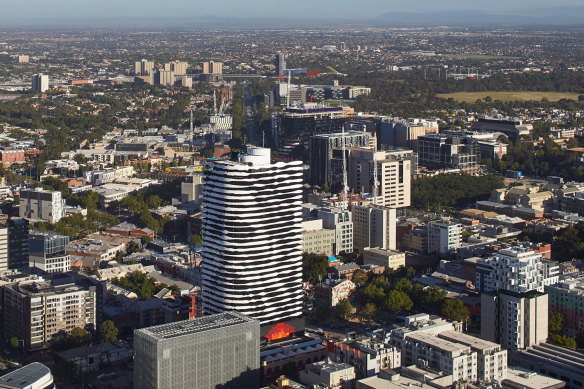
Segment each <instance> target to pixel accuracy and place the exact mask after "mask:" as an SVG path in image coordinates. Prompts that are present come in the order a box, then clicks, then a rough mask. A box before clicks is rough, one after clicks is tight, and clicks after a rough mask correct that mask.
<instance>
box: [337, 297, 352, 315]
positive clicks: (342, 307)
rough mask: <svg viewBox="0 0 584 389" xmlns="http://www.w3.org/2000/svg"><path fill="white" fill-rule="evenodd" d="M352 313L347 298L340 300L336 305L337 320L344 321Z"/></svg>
mask: <svg viewBox="0 0 584 389" xmlns="http://www.w3.org/2000/svg"><path fill="white" fill-rule="evenodd" d="M352 313H353V306H352V305H351V303H350V302H349V300H348V299H347V298H344V299H342V300H341V301H339V302H338V303H337V315H338V316H339V318H341V319H343V320H346V319H347V318H348V317H350V316H351V314H352Z"/></svg>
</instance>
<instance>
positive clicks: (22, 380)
mask: <svg viewBox="0 0 584 389" xmlns="http://www.w3.org/2000/svg"><path fill="white" fill-rule="evenodd" d="M54 387H55V385H54V384H53V374H52V373H51V369H49V368H48V367H46V366H45V365H43V364H42V363H40V362H33V363H29V364H28V365H26V366H24V367H21V368H19V369H16V370H14V371H11V372H10V373H8V374H5V375H3V376H2V377H0V388H1V389H53V388H54Z"/></svg>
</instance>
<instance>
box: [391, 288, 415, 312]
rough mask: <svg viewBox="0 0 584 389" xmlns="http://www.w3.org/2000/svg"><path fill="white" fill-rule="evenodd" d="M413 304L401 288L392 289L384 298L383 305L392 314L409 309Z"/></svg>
mask: <svg viewBox="0 0 584 389" xmlns="http://www.w3.org/2000/svg"><path fill="white" fill-rule="evenodd" d="M413 306H414V304H413V303H412V300H411V299H410V296H408V295H407V294H406V293H404V292H402V291H401V290H396V289H394V290H392V291H391V292H389V296H388V297H387V299H386V300H385V307H386V308H387V309H388V310H390V311H391V312H392V313H393V314H394V315H397V314H398V313H399V312H400V311H401V310H406V311H409V310H410V309H412V307H413Z"/></svg>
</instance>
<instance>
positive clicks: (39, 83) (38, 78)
mask: <svg viewBox="0 0 584 389" xmlns="http://www.w3.org/2000/svg"><path fill="white" fill-rule="evenodd" d="M32 90H33V91H37V92H41V93H44V92H46V91H47V90H49V76H48V75H46V74H42V73H39V74H35V75H33V76H32Z"/></svg>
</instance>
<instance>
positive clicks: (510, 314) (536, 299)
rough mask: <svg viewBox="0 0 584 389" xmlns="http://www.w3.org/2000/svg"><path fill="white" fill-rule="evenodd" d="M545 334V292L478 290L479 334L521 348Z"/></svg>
mask: <svg viewBox="0 0 584 389" xmlns="http://www.w3.org/2000/svg"><path fill="white" fill-rule="evenodd" d="M547 337H548V295H547V294H541V293H538V292H536V291H531V292H527V293H516V292H511V291H505V290H501V291H499V292H498V293H494V292H493V293H482V294H481V338H482V339H485V340H488V341H490V342H496V343H499V344H501V346H503V348H506V349H508V350H521V349H525V348H527V347H531V346H533V345H537V344H539V343H542V342H545V340H546V339H547Z"/></svg>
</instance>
